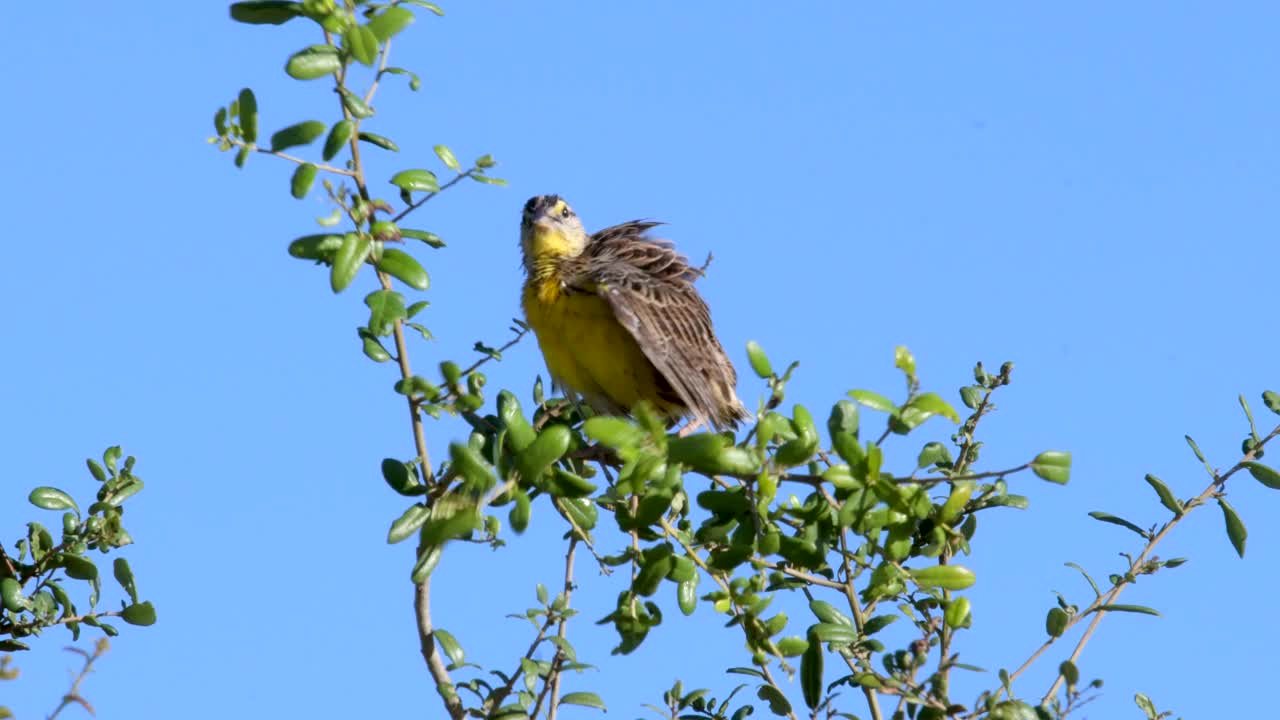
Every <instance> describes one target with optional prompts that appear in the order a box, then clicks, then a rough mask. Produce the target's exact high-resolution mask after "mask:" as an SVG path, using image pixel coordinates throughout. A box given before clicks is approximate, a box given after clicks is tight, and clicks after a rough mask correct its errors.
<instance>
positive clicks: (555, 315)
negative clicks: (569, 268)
mask: <svg viewBox="0 0 1280 720" xmlns="http://www.w3.org/2000/svg"><path fill="white" fill-rule="evenodd" d="M521 300H522V305H523V306H524V313H525V318H526V319H527V320H528V322H529V326H530V327H532V328H533V331H534V333H536V334H537V336H538V346H539V347H540V348H541V349H542V355H543V357H544V358H545V359H546V361H547V369H548V370H550V372H551V375H552V377H554V378H555V380H556V381H557V382H558V383H559V384H560V385H562V386H564V387H565V388H566V389H568V390H570V391H572V392H575V393H577V394H579V395H581V396H582V397H583V399H585V400H586V401H587V402H588V403H589V404H590V405H591V406H592V407H594V408H595V409H596V410H598V411H605V412H618V411H629V410H630V409H631V408H633V407H634V406H635V405H636V403H638V402H639V401H640V400H647V401H649V403H650V404H652V405H653V406H654V408H655V409H657V410H658V411H659V412H660V413H663V414H669V413H672V412H673V411H674V410H675V408H673V407H671V406H670V404H669V403H667V402H665V401H664V400H663V399H662V398H660V397H659V396H658V385H657V377H656V371H655V370H654V368H653V365H652V363H650V362H649V360H648V358H646V357H645V355H644V352H643V351H641V349H640V346H639V345H637V344H636V341H635V338H633V337H632V336H631V333H630V332H628V331H627V329H626V328H624V327H622V325H620V324H619V323H618V321H617V319H616V318H615V317H614V314H613V309H612V308H610V307H609V303H608V302H607V301H606V300H605V299H604V298H601V297H600V296H598V295H596V294H594V293H587V292H572V293H570V292H565V291H564V290H563V289H562V288H561V286H560V283H559V281H558V279H545V280H530V281H529V282H527V283H525V287H524V294H523V297H522V299H521Z"/></svg>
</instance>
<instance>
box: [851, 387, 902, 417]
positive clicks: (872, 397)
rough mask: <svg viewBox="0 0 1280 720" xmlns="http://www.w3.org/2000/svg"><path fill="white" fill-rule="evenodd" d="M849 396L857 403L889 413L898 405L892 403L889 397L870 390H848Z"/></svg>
mask: <svg viewBox="0 0 1280 720" xmlns="http://www.w3.org/2000/svg"><path fill="white" fill-rule="evenodd" d="M849 397H852V398H853V399H854V400H856V401H857V402H858V404H859V405H865V406H866V407H869V408H871V409H872V410H879V411H880V412H889V413H891V412H894V411H895V410H897V409H898V406H897V405H894V404H893V402H892V401H891V400H889V398H887V397H885V396H883V395H881V394H879V393H874V392H871V391H870V390H850V391H849Z"/></svg>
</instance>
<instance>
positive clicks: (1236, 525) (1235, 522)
mask: <svg viewBox="0 0 1280 720" xmlns="http://www.w3.org/2000/svg"><path fill="white" fill-rule="evenodd" d="M1218 507H1220V508H1222V519H1223V521H1224V522H1225V523H1226V526H1227V538H1228V539H1230V540H1231V547H1233V548H1235V550H1236V554H1237V555H1239V556H1240V557H1244V545H1245V541H1246V540H1248V539H1249V531H1248V530H1246V529H1245V527H1244V522H1243V521H1242V520H1241V519H1240V516H1239V515H1237V514H1236V510H1235V508H1233V507H1231V503H1229V502H1227V501H1226V500H1225V499H1223V498H1218Z"/></svg>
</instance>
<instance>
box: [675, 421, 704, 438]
mask: <svg viewBox="0 0 1280 720" xmlns="http://www.w3.org/2000/svg"><path fill="white" fill-rule="evenodd" d="M702 425H703V422H702V418H693V419H692V420H690V421H689V424H687V425H685V426H684V427H682V428H680V430H679V431H678V432H677V433H676V437H685V436H686V435H690V434H692V433H693V431H695V430H697V429H698V428H700V427H702Z"/></svg>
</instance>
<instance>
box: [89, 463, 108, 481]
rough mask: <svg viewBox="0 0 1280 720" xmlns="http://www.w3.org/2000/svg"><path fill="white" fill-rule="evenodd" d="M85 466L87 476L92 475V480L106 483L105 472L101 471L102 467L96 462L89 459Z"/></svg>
mask: <svg viewBox="0 0 1280 720" xmlns="http://www.w3.org/2000/svg"><path fill="white" fill-rule="evenodd" d="M85 464H86V465H88V466H89V474H90V475H93V479H94V480H97V481H98V482H106V481H107V471H106V470H103V469H102V466H101V465H99V464H98V461H97V460H94V459H93V458H89V459H87V460H85Z"/></svg>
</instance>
